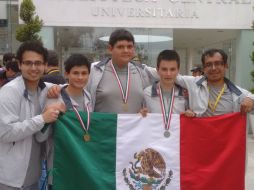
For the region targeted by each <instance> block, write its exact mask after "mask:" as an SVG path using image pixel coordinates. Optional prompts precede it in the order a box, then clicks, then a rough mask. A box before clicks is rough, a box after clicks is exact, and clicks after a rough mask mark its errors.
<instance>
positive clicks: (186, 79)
mask: <svg viewBox="0 0 254 190" xmlns="http://www.w3.org/2000/svg"><path fill="white" fill-rule="evenodd" d="M201 61H202V65H203V71H204V76H199V77H192V76H181V75H178V76H177V81H176V82H177V83H178V84H179V85H181V86H183V87H185V88H187V89H188V93H189V106H190V109H191V110H193V111H194V112H195V113H196V114H197V116H200V117H203V116H213V115H222V114H226V113H232V112H242V113H247V112H250V111H251V110H252V109H253V105H254V95H253V94H252V93H250V92H248V91H247V90H245V89H242V88H240V87H239V86H236V85H235V84H233V83H232V82H231V81H230V80H229V79H227V78H226V77H225V75H226V71H227V69H228V63H227V54H226V53H225V52H224V51H223V50H221V49H209V50H207V51H205V52H204V53H203V54H202V57H201Z"/></svg>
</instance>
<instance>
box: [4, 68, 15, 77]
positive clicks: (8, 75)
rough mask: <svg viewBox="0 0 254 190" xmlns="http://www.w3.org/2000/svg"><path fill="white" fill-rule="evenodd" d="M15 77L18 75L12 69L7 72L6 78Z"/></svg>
mask: <svg viewBox="0 0 254 190" xmlns="http://www.w3.org/2000/svg"><path fill="white" fill-rule="evenodd" d="M15 75H16V73H15V72H14V71H13V70H12V69H8V70H6V77H7V78H11V77H14V76H15Z"/></svg>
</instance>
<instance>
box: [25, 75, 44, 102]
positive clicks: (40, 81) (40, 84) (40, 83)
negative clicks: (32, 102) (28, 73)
mask: <svg viewBox="0 0 254 190" xmlns="http://www.w3.org/2000/svg"><path fill="white" fill-rule="evenodd" d="M21 78H22V80H23V84H24V89H25V90H24V93H23V96H24V97H25V98H26V99H29V98H28V90H27V89H26V85H25V80H24V78H23V77H22V76H21ZM38 87H39V88H40V90H43V89H44V88H45V87H46V85H45V83H44V82H43V81H42V80H41V79H40V80H39V83H38Z"/></svg>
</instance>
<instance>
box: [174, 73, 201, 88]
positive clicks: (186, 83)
mask: <svg viewBox="0 0 254 190" xmlns="http://www.w3.org/2000/svg"><path fill="white" fill-rule="evenodd" d="M196 80H197V77H193V76H187V75H180V74H178V75H177V77H176V81H175V82H176V84H178V85H180V86H181V87H183V88H186V89H188V90H189V89H190V88H192V87H193V85H196V84H195V83H196Z"/></svg>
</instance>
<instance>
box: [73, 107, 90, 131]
mask: <svg viewBox="0 0 254 190" xmlns="http://www.w3.org/2000/svg"><path fill="white" fill-rule="evenodd" d="M72 107H73V111H74V112H75V114H76V116H77V118H78V120H79V123H80V125H81V126H82V127H83V129H84V130H85V132H86V133H88V130H89V127H90V111H89V108H88V105H86V112H87V122H86V126H85V124H84V122H83V121H82V118H81V116H80V114H79V112H78V110H77V108H76V107H75V106H72Z"/></svg>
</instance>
